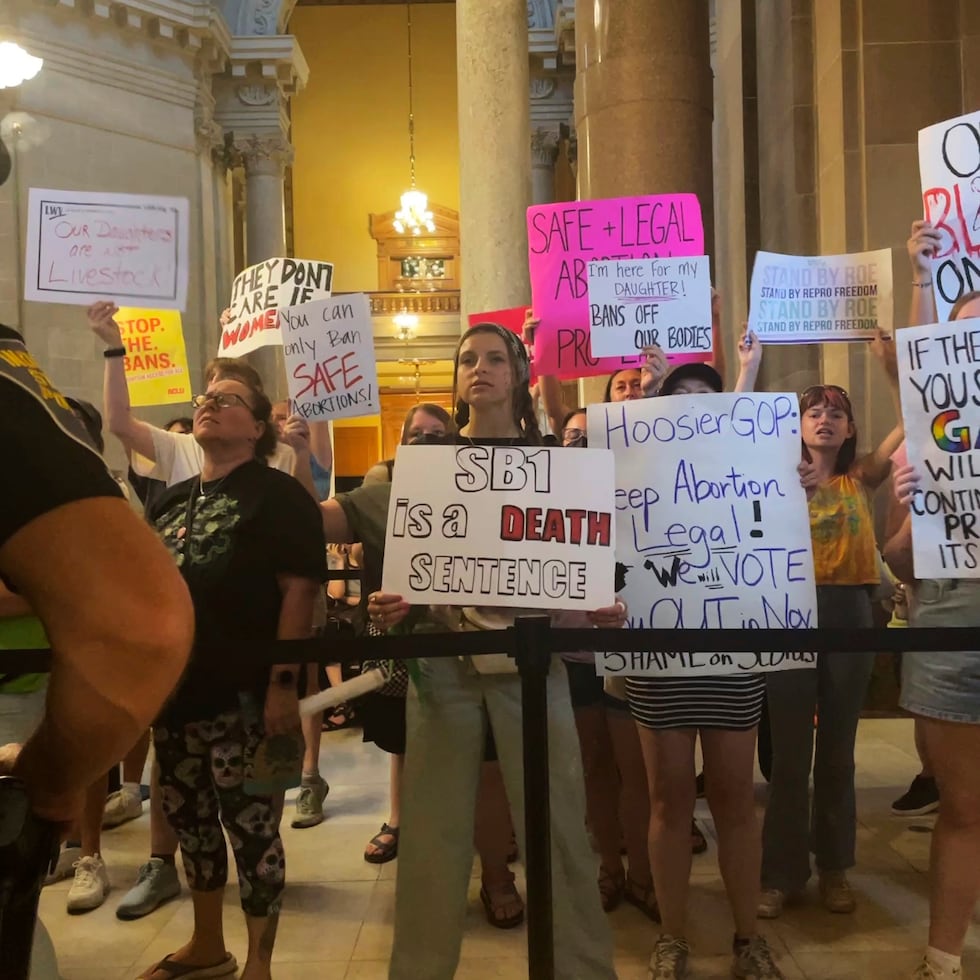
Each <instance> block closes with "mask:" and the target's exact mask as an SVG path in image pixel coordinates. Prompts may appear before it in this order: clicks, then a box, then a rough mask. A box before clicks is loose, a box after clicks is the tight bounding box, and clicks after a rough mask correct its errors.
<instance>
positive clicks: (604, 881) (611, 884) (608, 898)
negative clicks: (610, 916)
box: [599, 868, 626, 912]
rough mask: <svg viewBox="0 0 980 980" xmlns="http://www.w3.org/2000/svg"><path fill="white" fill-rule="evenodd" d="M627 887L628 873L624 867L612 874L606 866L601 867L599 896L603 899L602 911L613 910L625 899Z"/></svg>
mask: <svg viewBox="0 0 980 980" xmlns="http://www.w3.org/2000/svg"><path fill="white" fill-rule="evenodd" d="M625 888H626V875H625V873H624V872H623V870H622V869H620V870H619V871H617V872H614V873H613V874H610V873H609V872H608V871H607V870H606V869H605V868H600V869H599V897H600V898H601V899H602V911H603V912H612V910H613V909H615V908H616V907H617V906H618V905H619V903H620V902H621V901H622V900H623V891H624V889H625Z"/></svg>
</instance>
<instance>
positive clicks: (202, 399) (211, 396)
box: [191, 391, 252, 412]
mask: <svg viewBox="0 0 980 980" xmlns="http://www.w3.org/2000/svg"><path fill="white" fill-rule="evenodd" d="M208 403H210V404H212V405H214V407H215V408H216V409H218V411H219V412H220V411H221V410H222V409H223V408H231V407H232V406H233V405H244V406H245V408H247V409H248V410H249V411H250V412H251V411H252V406H251V405H249V403H248V402H247V401H245V399H244V398H242V396H241V395H236V394H235V393H234V392H228V393H227V394H226V393H224V392H220V391H215V392H210V391H209V392H207V393H206V394H204V395H195V396H194V397H193V398H192V399H191V404H192V405H193V406H194V407H195V408H204V406H205V405H207V404H208Z"/></svg>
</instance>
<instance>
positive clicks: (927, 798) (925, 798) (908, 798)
mask: <svg viewBox="0 0 980 980" xmlns="http://www.w3.org/2000/svg"><path fill="white" fill-rule="evenodd" d="M938 809H939V787H938V786H937V785H936V780H935V779H933V778H932V776H916V777H915V779H913V780H912V785H911V786H909V788H908V789H907V790H906V791H905V793H903V794H902V795H901V796H900V797H899V798H898V799H897V800H896V801H895V802H894V803H893V804H892V813H894V814H895V816H896V817H923V816H925V815H926V814H927V813H934V812H935V811H936V810H938Z"/></svg>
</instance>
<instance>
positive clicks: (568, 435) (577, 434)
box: [561, 429, 586, 443]
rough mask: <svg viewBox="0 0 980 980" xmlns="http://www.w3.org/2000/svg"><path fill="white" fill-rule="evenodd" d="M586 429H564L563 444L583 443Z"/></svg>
mask: <svg viewBox="0 0 980 980" xmlns="http://www.w3.org/2000/svg"><path fill="white" fill-rule="evenodd" d="M585 434H586V433H585V429H562V430H561V441H562V442H566V443H567V442H581V441H582V440H583V439H584V438H585Z"/></svg>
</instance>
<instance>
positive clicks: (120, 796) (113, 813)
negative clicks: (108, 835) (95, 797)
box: [102, 789, 143, 830]
mask: <svg viewBox="0 0 980 980" xmlns="http://www.w3.org/2000/svg"><path fill="white" fill-rule="evenodd" d="M142 813H143V798H142V797H141V796H140V795H139V794H138V793H131V792H130V791H129V790H127V789H117V790H116V792H115V793H112V794H111V795H110V796H109V798H108V799H107V800H106V801H105V810H104V811H103V813H102V829H103V830H108V829H109V828H110V827H118V826H119V825H120V824H123V823H126V822H127V821H128V820H135V819H136V818H137V817H139V816H141V815H142Z"/></svg>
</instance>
